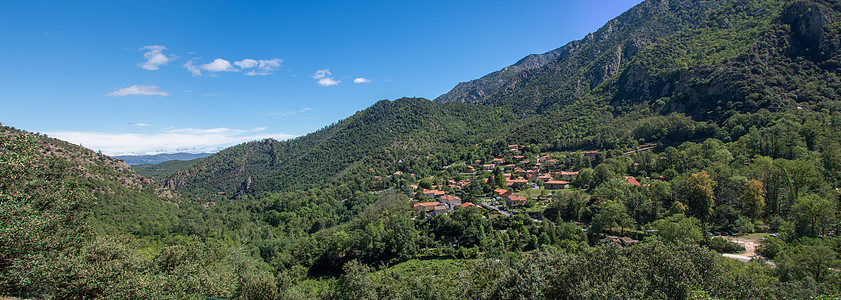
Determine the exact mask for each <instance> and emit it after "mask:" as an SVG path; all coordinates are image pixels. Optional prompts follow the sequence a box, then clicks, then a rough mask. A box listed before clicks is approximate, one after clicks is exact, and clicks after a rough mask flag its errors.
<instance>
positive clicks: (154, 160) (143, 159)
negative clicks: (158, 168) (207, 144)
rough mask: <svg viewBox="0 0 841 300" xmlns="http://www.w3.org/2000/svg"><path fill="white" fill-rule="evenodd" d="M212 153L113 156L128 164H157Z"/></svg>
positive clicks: (203, 156) (201, 156)
mask: <svg viewBox="0 0 841 300" xmlns="http://www.w3.org/2000/svg"><path fill="white" fill-rule="evenodd" d="M212 154H213V153H161V154H153V155H120V156H112V157H113V158H116V159H119V160H122V161H125V162H126V163H127V164H128V165H130V166H133V165H140V164H153V165H155V164H159V163H162V162H165V161H170V160H194V159H198V158H205V157H208V156H210V155H212Z"/></svg>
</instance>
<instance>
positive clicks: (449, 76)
mask: <svg viewBox="0 0 841 300" xmlns="http://www.w3.org/2000/svg"><path fill="white" fill-rule="evenodd" d="M639 2H640V1H639V0H606V1H598V2H594V1H579V0H571V1H557V0H554V1H528V0H526V1H413V2H409V1H251V2H245V1H190V2H188V1H136V2H131V3H129V2H128V1H2V2H0V41H2V42H0V122H2V123H3V125H7V126H15V127H16V128H20V129H24V130H27V131H32V132H40V133H46V134H48V135H50V136H53V137H57V138H60V139H63V140H67V141H70V142H73V143H77V144H82V145H84V146H85V147H88V148H91V149H93V150H102V151H103V152H104V153H106V154H112V155H116V154H126V153H133V154H144V153H154V152H178V151H187V152H200V151H215V150H217V149H221V148H222V147H228V146H231V145H235V144H238V143H241V142H244V141H248V140H255V139H262V138H267V137H274V138H276V139H287V138H290V137H295V136H300V135H304V134H306V133H309V132H312V131H315V130H317V129H319V128H322V127H324V126H327V125H329V124H331V123H334V122H336V121H338V120H340V119H343V118H347V117H348V116H350V115H352V114H353V113H355V112H356V111H359V110H362V109H365V108H366V107H368V106H370V105H371V104H373V103H375V102H376V101H378V100H382V99H389V100H394V99H397V98H400V97H425V98H427V99H434V98H435V97H437V96H439V95H441V94H443V93H446V92H447V91H449V90H450V89H451V88H452V87H454V86H455V85H456V84H457V83H458V82H461V81H469V80H472V79H476V78H479V77H481V76H483V75H485V74H487V73H490V72H493V71H496V70H498V69H501V68H503V67H505V66H508V65H510V64H513V63H514V62H516V61H517V60H519V59H520V58H522V57H524V56H526V55H528V54H533V53H543V52H546V51H550V50H552V49H555V48H558V47H560V46H563V45H564V44H566V43H567V42H569V41H572V40H577V39H581V38H582V37H584V36H585V35H586V34H587V33H589V32H593V31H595V30H597V29H598V28H599V27H601V26H602V25H603V24H604V23H605V22H607V21H608V20H610V19H612V18H614V17H616V16H618V15H619V14H621V13H622V12H624V11H625V10H627V9H629V8H631V7H632V6H634V5H636V4H637V3H639ZM594 3H598V5H594Z"/></svg>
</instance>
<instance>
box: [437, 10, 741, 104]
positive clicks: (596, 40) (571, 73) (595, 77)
mask: <svg viewBox="0 0 841 300" xmlns="http://www.w3.org/2000/svg"><path fill="white" fill-rule="evenodd" d="M732 2H735V1H645V2H643V3H641V4H639V5H637V6H635V7H633V8H631V9H630V10H628V11H627V12H625V13H623V14H622V15H620V16H619V17H617V18H615V19H613V20H611V21H609V22H607V24H605V25H604V26H603V27H602V28H600V29H599V30H598V31H596V32H595V33H592V34H589V35H587V36H586V37H585V38H584V39H581V40H577V41H572V42H570V43H568V44H566V45H565V46H563V47H561V48H558V49H555V50H552V51H550V52H547V53H545V54H542V55H538V56H535V55H530V56H528V57H526V58H523V59H522V60H520V61H519V62H517V63H516V64H514V65H512V66H509V67H506V68H504V69H503V70H500V71H497V72H494V73H491V74H488V75H486V76H484V77H482V78H480V79H477V80H473V81H470V82H463V83H459V84H458V85H457V86H456V87H455V88H454V89H453V90H452V91H450V92H448V93H446V94H444V95H441V96H439V97H438V98H436V99H435V101H437V102H442V103H446V102H467V103H492V102H494V98H495V97H499V95H509V94H511V93H512V92H514V91H515V90H516V89H517V87H518V85H520V84H521V83H522V82H523V81H526V80H529V79H530V78H533V77H543V76H552V77H553V78H556V79H558V80H561V82H559V83H557V84H556V85H555V89H562V90H559V91H557V92H560V93H561V94H560V95H553V93H548V94H547V93H546V92H542V93H541V92H536V93H534V94H530V95H524V96H526V98H528V99H529V101H536V99H540V98H551V97H558V96H561V95H564V96H568V95H571V94H575V92H577V91H578V88H580V86H581V85H582V84H585V83H584V82H581V81H582V80H584V81H586V84H588V85H590V86H593V87H595V86H596V85H598V83H600V82H601V81H603V80H605V79H607V78H609V77H611V76H613V75H615V74H616V73H617V72H618V71H619V69H620V67H621V66H622V65H623V64H624V63H626V61H627V60H628V59H629V58H631V57H633V56H634V55H636V54H637V53H638V52H639V51H640V50H641V49H643V48H645V47H646V46H648V45H650V44H651V43H653V42H655V41H657V40H659V39H661V38H664V37H668V36H671V35H673V34H675V33H677V32H679V31H681V30H684V29H687V28H693V27H695V26H697V24H698V23H700V20H703V19H705V18H707V16H708V15H709V14H710V13H712V12H713V11H714V10H715V9H717V8H718V7H720V6H722V5H724V4H725V3H732ZM548 73H551V74H548ZM546 88H549V87H548V86H547V87H546Z"/></svg>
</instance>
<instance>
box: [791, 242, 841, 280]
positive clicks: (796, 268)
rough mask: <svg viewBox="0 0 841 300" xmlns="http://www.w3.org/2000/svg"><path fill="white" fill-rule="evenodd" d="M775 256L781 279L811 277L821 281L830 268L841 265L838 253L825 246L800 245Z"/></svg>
mask: <svg viewBox="0 0 841 300" xmlns="http://www.w3.org/2000/svg"><path fill="white" fill-rule="evenodd" d="M777 256H778V258H777V266H778V267H779V272H780V275H781V276H780V277H781V278H782V280H783V281H790V280H801V279H804V278H806V277H812V279H814V280H815V281H817V282H823V281H824V280H825V279H826V277H827V276H828V275H829V274H830V271H831V270H830V268H837V267H839V266H841V261H839V260H838V254H837V253H835V251H832V249H830V248H829V247H827V246H808V245H800V246H797V247H792V248H789V249H788V250H784V251H782V252H781V253H780V254H778V255H777Z"/></svg>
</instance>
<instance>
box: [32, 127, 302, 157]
mask: <svg viewBox="0 0 841 300" xmlns="http://www.w3.org/2000/svg"><path fill="white" fill-rule="evenodd" d="M265 130H266V129H265V128H263V127H260V128H255V129H250V130H246V129H231V128H224V127H223V128H211V129H197V128H183V129H169V130H162V131H159V132H154V133H148V134H137V133H103V132H84V131H55V132H47V133H46V134H48V135H49V136H51V137H56V138H59V139H62V140H65V141H68V142H71V143H75V144H82V145H84V146H85V147H88V148H91V149H94V150H102V152H103V153H105V154H107V155H122V154H145V153H149V152H158V153H160V152H174V151H177V150H178V149H181V150H184V149H191V151H193V152H205V151H216V150H218V149H221V148H224V147H230V146H233V145H236V144H240V143H243V142H247V141H253V140H261V139H266V138H274V139H277V140H285V139H289V138H293V137H295V136H294V135H291V134H286V133H268V132H264V131H265Z"/></svg>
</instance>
